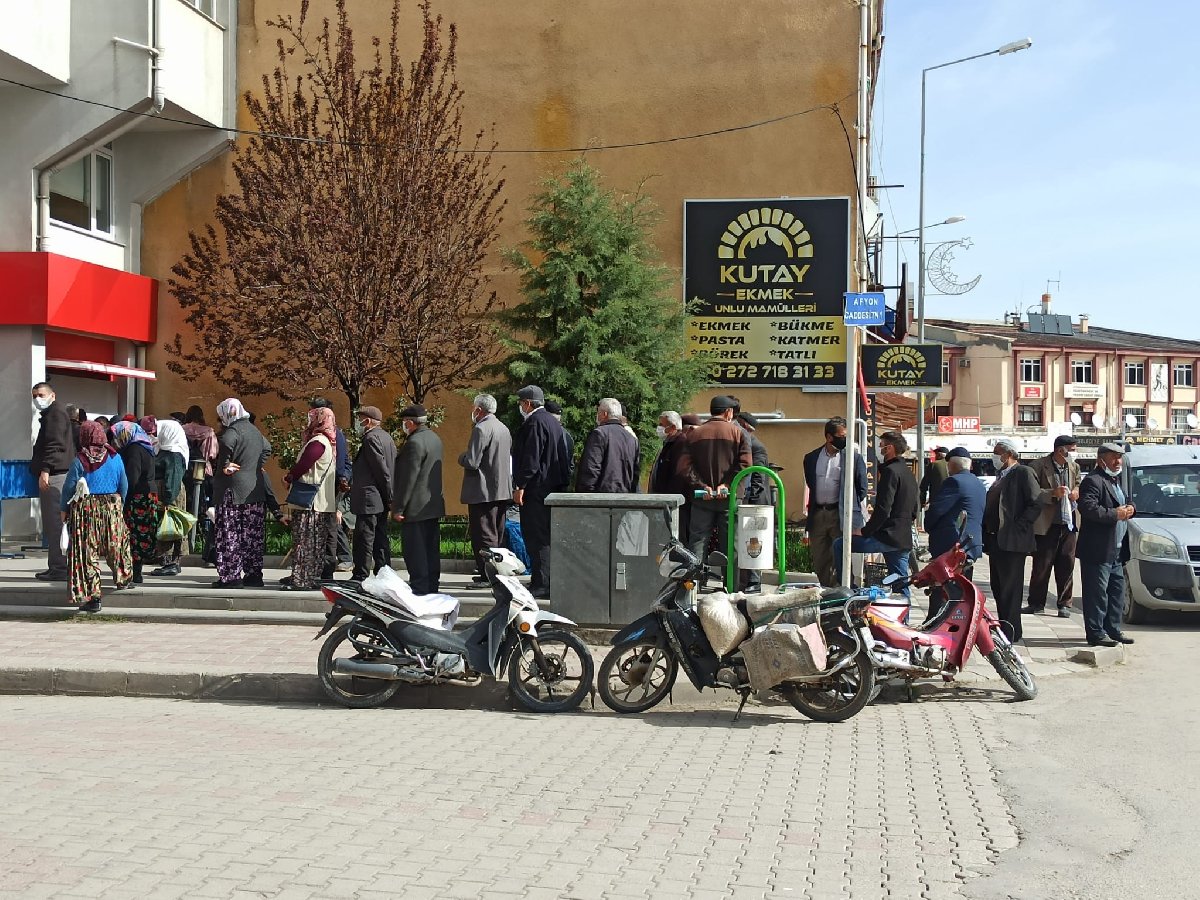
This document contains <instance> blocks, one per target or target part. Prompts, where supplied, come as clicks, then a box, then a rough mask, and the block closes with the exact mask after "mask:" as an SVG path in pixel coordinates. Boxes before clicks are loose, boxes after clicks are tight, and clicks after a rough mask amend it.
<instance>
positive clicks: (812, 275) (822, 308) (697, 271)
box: [683, 197, 850, 386]
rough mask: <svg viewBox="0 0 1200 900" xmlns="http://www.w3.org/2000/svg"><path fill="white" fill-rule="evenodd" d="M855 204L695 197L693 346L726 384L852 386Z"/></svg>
mask: <svg viewBox="0 0 1200 900" xmlns="http://www.w3.org/2000/svg"><path fill="white" fill-rule="evenodd" d="M849 234H850V200H849V199H848V198H846V197H836V198H820V199H812V200H687V201H685V202H684V205H683V275H684V299H685V300H687V301H688V302H689V303H694V304H695V309H694V311H693V318H692V319H691V322H690V324H689V325H688V329H687V346H688V352H689V353H690V354H692V355H699V354H704V355H707V356H708V357H709V358H710V359H711V360H712V368H711V380H712V382H713V383H714V384H724V385H782V386H795V385H844V384H845V383H846V343H845V342H846V326H845V324H844V323H843V321H842V312H843V297H842V295H843V293H844V292H845V291H846V285H847V281H848V278H849V266H850V255H849V249H850V240H849Z"/></svg>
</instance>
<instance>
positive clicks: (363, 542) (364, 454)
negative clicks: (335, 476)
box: [350, 406, 396, 581]
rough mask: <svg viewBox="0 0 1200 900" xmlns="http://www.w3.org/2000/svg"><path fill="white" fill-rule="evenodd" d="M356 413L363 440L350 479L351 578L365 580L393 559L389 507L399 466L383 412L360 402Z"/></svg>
mask: <svg viewBox="0 0 1200 900" xmlns="http://www.w3.org/2000/svg"><path fill="white" fill-rule="evenodd" d="M357 416H358V421H357V424H358V426H359V427H360V428H361V429H362V444H361V445H360V446H359V448H358V454H357V455H356V456H355V457H354V468H353V472H354V474H353V477H352V478H351V480H350V511H351V512H353V513H354V516H355V519H354V571H353V572H352V573H351V575H350V580H351V581H362V580H363V579H365V578H367V577H368V576H370V575H374V574H375V573H376V572H378V571H379V570H380V569H382V568H383V567H384V566H388V565H391V563H392V552H391V545H390V544H389V543H388V507H389V506H391V503H392V488H393V480H394V477H395V467H396V442H395V441H393V440H392V436H391V435H390V434H388V432H387V429H386V428H383V427H381V424H382V422H383V413H381V412H380V411H379V407H377V406H361V407H359V409H358V413H357Z"/></svg>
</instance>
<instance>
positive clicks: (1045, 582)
mask: <svg viewBox="0 0 1200 900" xmlns="http://www.w3.org/2000/svg"><path fill="white" fill-rule="evenodd" d="M1030 468H1031V469H1033V474H1034V475H1036V476H1037V480H1038V486H1039V487H1040V488H1041V489H1042V490H1041V493H1040V494H1039V495H1038V502H1039V503H1040V504H1041V508H1042V511H1041V513H1040V514H1039V515H1038V518H1037V521H1036V522H1034V523H1033V534H1034V539H1035V540H1036V541H1037V550H1036V551H1035V552H1034V554H1033V571H1032V572H1030V573H1029V604H1028V605H1027V606H1026V607H1025V608H1024V609H1022V610H1021V613H1022V614H1023V615H1041V613H1043V612H1045V610H1046V594H1047V593H1048V588H1049V586H1050V573H1051V572H1053V573H1054V586H1055V587H1056V588H1058V597H1057V598H1056V600H1055V605H1056V606H1057V607H1058V615H1059V618H1062V619H1068V618H1070V617H1071V612H1070V610H1071V595H1072V594H1073V593H1074V591H1075V543H1076V541H1077V540H1078V537H1079V509H1078V505H1077V504H1078V503H1079V482H1080V480H1081V476H1080V472H1079V463H1077V462H1075V438H1074V437H1073V436H1071V435H1069V434H1060V435H1059V436H1058V437H1056V438H1055V439H1054V452H1053V453H1051V454H1050V455H1049V456H1043V457H1042V458H1041V459H1036V460H1034V461H1033V465H1031V466H1030Z"/></svg>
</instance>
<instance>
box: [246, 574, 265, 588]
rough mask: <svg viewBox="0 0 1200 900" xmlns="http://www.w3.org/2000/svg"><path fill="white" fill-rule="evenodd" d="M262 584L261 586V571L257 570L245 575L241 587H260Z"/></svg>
mask: <svg viewBox="0 0 1200 900" xmlns="http://www.w3.org/2000/svg"><path fill="white" fill-rule="evenodd" d="M262 586H263V579H262V573H261V572H259V573H258V574H257V575H247V576H246V577H245V578H243V579H242V587H248V588H260V587H262Z"/></svg>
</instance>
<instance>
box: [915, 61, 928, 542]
mask: <svg viewBox="0 0 1200 900" xmlns="http://www.w3.org/2000/svg"><path fill="white" fill-rule="evenodd" d="M928 72H929V70H928V69H923V70H922V71H921V185H920V188H919V189H918V200H917V210H918V212H917V215H918V216H919V217H920V218H918V219H917V343H918V344H923V343H925V76H926V74H927V73H928ZM924 480H925V392H924V391H922V392H920V393H918V394H917V484H920V483H921V482H922V481H924ZM924 521H925V516H924V510H922V509H919V508H918V509H917V522H918V523H919V524H922V525H923V524H924Z"/></svg>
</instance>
